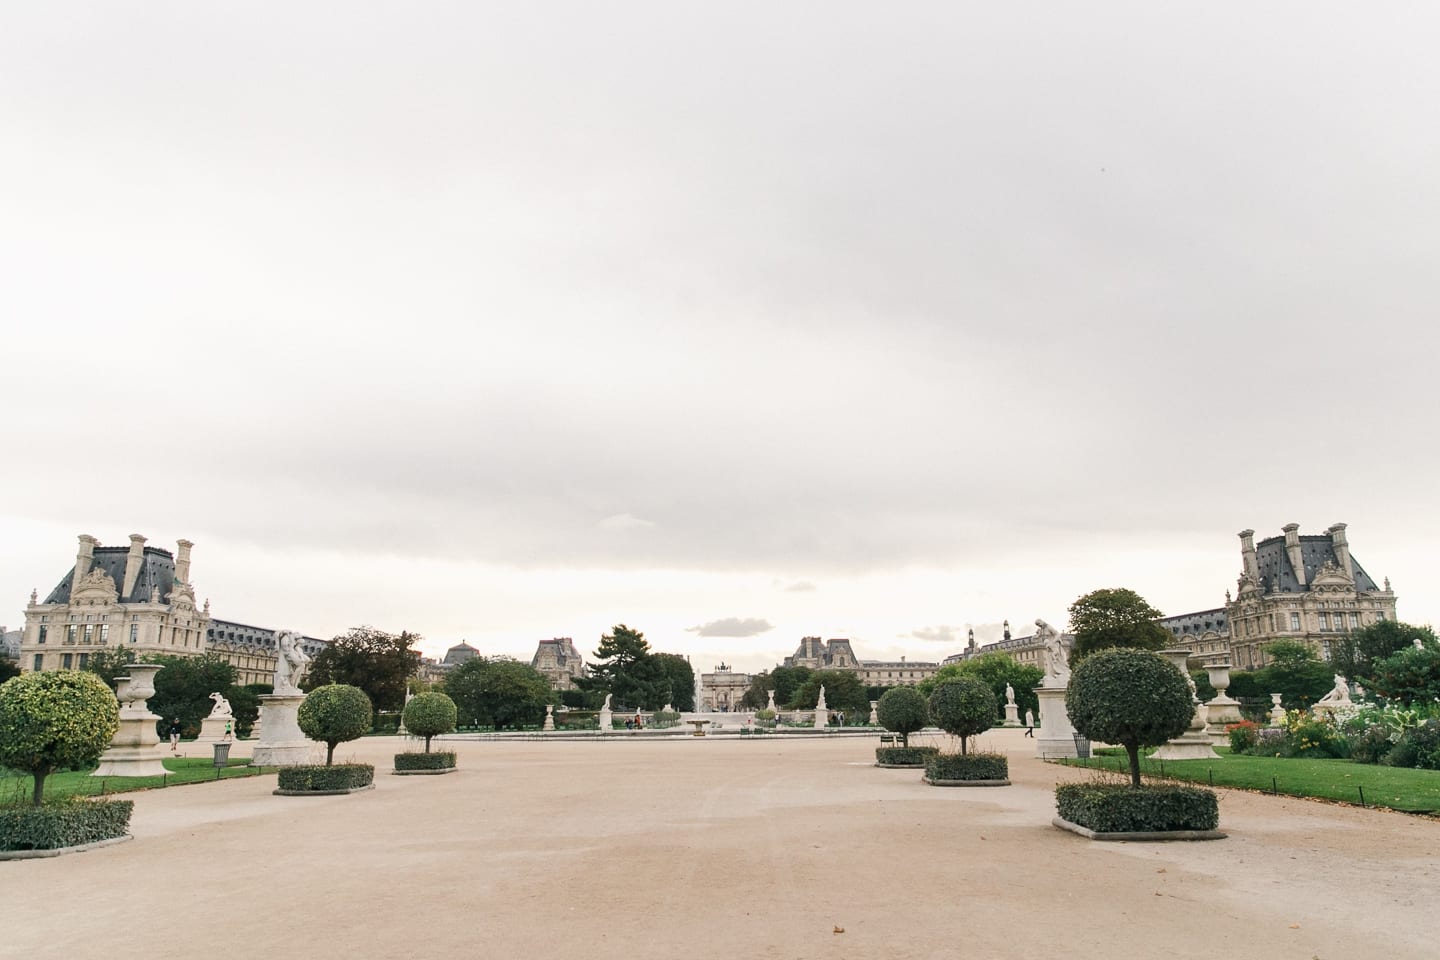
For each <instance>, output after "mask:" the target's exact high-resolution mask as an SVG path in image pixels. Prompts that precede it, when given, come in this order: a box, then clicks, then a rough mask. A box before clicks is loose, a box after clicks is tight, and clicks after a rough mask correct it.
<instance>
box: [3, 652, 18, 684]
mask: <svg viewBox="0 0 1440 960" xmlns="http://www.w3.org/2000/svg"><path fill="white" fill-rule="evenodd" d="M18 676H20V664H18V663H16V662H15V661H14V660H11V659H10V658H9V657H7V656H4V655H0V683H4V682H5V681H6V680H9V679H10V678H11V677H18Z"/></svg>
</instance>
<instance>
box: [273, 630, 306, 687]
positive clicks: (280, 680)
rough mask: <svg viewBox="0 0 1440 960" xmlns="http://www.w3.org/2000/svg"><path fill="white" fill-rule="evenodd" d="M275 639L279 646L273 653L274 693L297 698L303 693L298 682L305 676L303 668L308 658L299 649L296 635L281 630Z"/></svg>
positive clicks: (298, 637)
mask: <svg viewBox="0 0 1440 960" xmlns="http://www.w3.org/2000/svg"><path fill="white" fill-rule="evenodd" d="M276 639H277V642H278V644H279V645H278V647H277V648H276V651H275V684H274V687H275V693H276V694H280V695H285V694H289V695H292V696H299V695H300V694H302V692H303V691H301V689H300V681H301V680H302V679H303V678H304V676H305V666H306V665H307V664H308V663H309V662H310V658H309V656H307V655H306V653H305V651H304V650H302V649H300V635H299V634H298V633H295V632H294V631H291V630H281V631H280V633H279V634H278V635H277V638H276Z"/></svg>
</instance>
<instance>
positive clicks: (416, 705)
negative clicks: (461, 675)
mask: <svg viewBox="0 0 1440 960" xmlns="http://www.w3.org/2000/svg"><path fill="white" fill-rule="evenodd" d="M459 715H460V714H459V711H458V710H457V709H456V708H455V701H454V700H451V699H450V698H449V697H447V696H445V694H443V693H422V694H420V695H419V696H418V697H414V698H412V699H411V700H410V702H409V703H407V704H405V729H406V730H408V731H410V735H411V736H415V737H424V738H425V752H426V753H429V752H430V738H431V737H438V736H440V735H441V734H442V733H450V732H451V731H453V730H454V729H455V721H456V719H457V718H458V717H459Z"/></svg>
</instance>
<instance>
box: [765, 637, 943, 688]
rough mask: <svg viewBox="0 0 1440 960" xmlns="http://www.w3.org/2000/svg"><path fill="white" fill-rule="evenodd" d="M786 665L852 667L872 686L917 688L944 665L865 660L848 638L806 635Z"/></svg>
mask: <svg viewBox="0 0 1440 960" xmlns="http://www.w3.org/2000/svg"><path fill="white" fill-rule="evenodd" d="M782 665H783V666H786V667H806V668H808V669H810V670H848V671H852V672H854V673H857V674H859V675H860V682H861V683H863V684H865V685H866V686H870V687H901V686H905V687H913V686H915V685H916V684H918V683H919V682H920V681H922V680H925V679H926V678H928V677H933V676H934V675H935V671H936V670H939V669H940V664H938V663H930V662H928V661H925V660H907V659H906V658H905V657H901V658H900V659H899V660H861V659H860V658H859V657H857V656H855V650H854V648H853V647H851V645H850V641H849V640H846V639H843V638H841V639H836V640H830V641H828V642H827V641H825V640H821V639H820V638H819V637H805V638H803V639H802V640H801V641H800V646H799V647H798V648H796V650H795V653H794V654H792V655H791V656H788V657H786V658H785V662H784V664H782Z"/></svg>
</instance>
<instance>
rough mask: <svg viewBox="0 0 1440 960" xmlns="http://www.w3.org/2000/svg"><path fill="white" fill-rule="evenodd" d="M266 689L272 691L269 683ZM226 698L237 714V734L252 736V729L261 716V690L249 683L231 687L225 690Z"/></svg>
mask: <svg viewBox="0 0 1440 960" xmlns="http://www.w3.org/2000/svg"><path fill="white" fill-rule="evenodd" d="M264 690H265V692H266V693H269V692H270V686H269V684H266V685H265V688H264ZM225 698H226V699H227V700H229V701H230V710H231V712H233V713H234V714H235V736H237V737H248V736H250V731H251V730H253V729H255V721H256V720H258V719H259V718H260V692H259V691H257V690H256V689H254V686H252V685H249V684H247V685H245V686H243V687H230V688H229V689H228V690H227V691H226V692H225Z"/></svg>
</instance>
